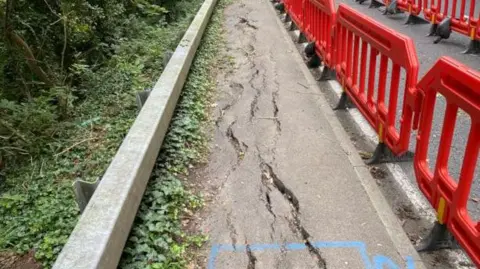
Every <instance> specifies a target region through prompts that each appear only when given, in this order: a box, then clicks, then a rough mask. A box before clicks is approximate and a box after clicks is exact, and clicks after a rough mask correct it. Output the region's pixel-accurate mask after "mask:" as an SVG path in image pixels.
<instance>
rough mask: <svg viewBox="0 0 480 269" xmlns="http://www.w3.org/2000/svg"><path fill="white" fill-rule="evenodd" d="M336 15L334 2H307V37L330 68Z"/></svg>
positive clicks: (314, 0) (331, 66) (317, 0)
mask: <svg viewBox="0 0 480 269" xmlns="http://www.w3.org/2000/svg"><path fill="white" fill-rule="evenodd" d="M335 14H336V12H335V3H334V1H333V0H305V6H304V32H305V35H306V37H307V39H308V40H309V41H313V42H315V51H316V53H317V54H318V55H319V56H320V58H321V59H322V61H323V63H324V64H325V66H327V67H328V68H333V41H334V35H333V34H334V27H335Z"/></svg>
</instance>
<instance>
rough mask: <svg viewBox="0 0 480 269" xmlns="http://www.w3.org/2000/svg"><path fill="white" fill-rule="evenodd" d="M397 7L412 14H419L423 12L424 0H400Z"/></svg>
mask: <svg viewBox="0 0 480 269" xmlns="http://www.w3.org/2000/svg"><path fill="white" fill-rule="evenodd" d="M425 1H428V0H425ZM397 8H398V9H400V10H402V11H405V12H408V13H409V14H410V15H413V16H418V15H419V14H420V12H422V0H398V1H397Z"/></svg>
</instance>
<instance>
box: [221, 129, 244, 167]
mask: <svg viewBox="0 0 480 269" xmlns="http://www.w3.org/2000/svg"><path fill="white" fill-rule="evenodd" d="M235 123H237V121H236V120H234V121H233V122H232V123H230V125H229V126H228V128H227V133H226V135H227V137H228V141H229V142H230V144H232V146H233V148H234V149H235V152H236V154H237V166H238V165H239V164H240V162H241V161H242V160H243V157H244V156H245V153H246V152H247V150H248V145H247V144H245V143H244V142H242V141H240V140H239V139H238V138H237V137H236V136H235V133H234V132H233V126H234V125H235Z"/></svg>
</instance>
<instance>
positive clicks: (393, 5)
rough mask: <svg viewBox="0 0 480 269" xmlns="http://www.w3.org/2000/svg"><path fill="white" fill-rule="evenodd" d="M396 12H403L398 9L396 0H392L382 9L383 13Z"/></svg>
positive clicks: (392, 13)
mask: <svg viewBox="0 0 480 269" xmlns="http://www.w3.org/2000/svg"><path fill="white" fill-rule="evenodd" d="M398 13H403V11H401V10H400V9H398V8H397V1H396V0H393V1H392V2H391V3H390V4H389V5H388V6H385V10H383V12H382V14H383V15H390V14H391V15H394V14H398Z"/></svg>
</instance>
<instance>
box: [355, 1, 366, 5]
mask: <svg viewBox="0 0 480 269" xmlns="http://www.w3.org/2000/svg"><path fill="white" fill-rule="evenodd" d="M356 2H358V3H359V4H360V5H361V4H363V3H365V2H367V0H358V1H356Z"/></svg>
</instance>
